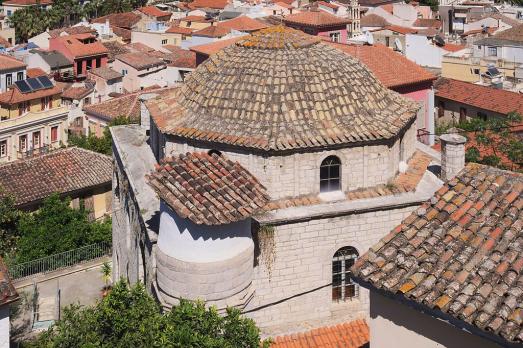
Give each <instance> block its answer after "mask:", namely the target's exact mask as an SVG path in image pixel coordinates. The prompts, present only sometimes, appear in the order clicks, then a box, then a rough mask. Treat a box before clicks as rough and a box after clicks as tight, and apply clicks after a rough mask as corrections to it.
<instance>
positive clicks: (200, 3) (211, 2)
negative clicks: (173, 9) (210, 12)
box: [188, 0, 229, 10]
mask: <svg viewBox="0 0 523 348" xmlns="http://www.w3.org/2000/svg"><path fill="white" fill-rule="evenodd" d="M228 3H229V0H194V1H193V2H190V3H189V4H188V6H189V8H190V9H197V8H210V9H215V10H223V9H224V8H225V6H227V4H228Z"/></svg>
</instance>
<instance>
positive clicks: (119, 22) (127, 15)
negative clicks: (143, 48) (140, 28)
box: [91, 12, 142, 29]
mask: <svg viewBox="0 0 523 348" xmlns="http://www.w3.org/2000/svg"><path fill="white" fill-rule="evenodd" d="M141 19H142V16H140V15H139V14H136V13H133V12H124V13H112V14H109V15H107V16H103V17H98V18H95V19H93V20H91V22H92V23H105V21H106V20H109V24H110V25H114V26H117V27H120V28H125V29H132V27H133V26H134V25H135V24H136V23H138V22H139V21H140V20H141Z"/></svg>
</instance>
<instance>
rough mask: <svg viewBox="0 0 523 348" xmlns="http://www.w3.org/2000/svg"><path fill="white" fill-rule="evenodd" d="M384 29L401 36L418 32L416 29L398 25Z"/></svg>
mask: <svg viewBox="0 0 523 348" xmlns="http://www.w3.org/2000/svg"><path fill="white" fill-rule="evenodd" d="M384 29H387V30H390V31H394V32H396V33H400V34H403V35H405V34H415V33H417V32H418V30H417V29H413V28H407V27H401V26H399V25H388V26H386V27H385V28H384Z"/></svg>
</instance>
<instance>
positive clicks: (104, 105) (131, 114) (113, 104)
mask: <svg viewBox="0 0 523 348" xmlns="http://www.w3.org/2000/svg"><path fill="white" fill-rule="evenodd" d="M170 90H171V88H162V89H158V88H150V89H147V90H143V91H140V92H136V93H130V94H124V95H122V96H120V97H117V98H113V99H109V100H106V101H103V102H101V103H97V104H90V105H86V106H84V108H83V110H84V111H85V113H86V114H88V115H89V114H90V115H93V116H96V117H99V118H102V119H104V120H106V121H111V120H113V119H115V118H117V117H120V116H124V117H127V118H129V120H131V121H133V122H135V121H137V120H139V119H140V100H139V97H140V95H142V94H144V93H157V94H159V95H161V96H163V95H165V94H166V93H168V91H170Z"/></svg>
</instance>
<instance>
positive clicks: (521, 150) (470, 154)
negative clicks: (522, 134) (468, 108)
mask: <svg viewBox="0 0 523 348" xmlns="http://www.w3.org/2000/svg"><path fill="white" fill-rule="evenodd" d="M521 120H522V116H521V115H519V114H518V113H516V112H511V113H509V114H507V117H504V118H491V119H487V120H482V119H480V118H473V119H470V120H467V121H465V122H460V123H459V124H456V125H453V124H444V125H439V127H438V128H437V129H436V132H438V131H440V132H441V133H444V132H446V131H447V130H448V129H449V128H450V127H452V126H455V127H457V128H459V129H463V130H464V131H465V132H467V133H469V134H470V133H472V134H473V135H474V138H475V141H476V143H477V144H478V147H479V148H481V149H482V150H483V149H485V150H488V151H480V149H478V148H477V147H469V148H468V149H467V152H466V153H465V160H466V161H467V162H476V163H481V164H485V165H489V166H494V167H498V168H503V169H507V168H506V163H504V162H503V161H502V158H508V159H510V160H511V161H512V162H513V163H515V164H516V165H517V166H515V167H512V168H508V169H512V170H516V169H518V166H521V165H522V164H523V143H522V142H521V140H519V139H518V138H517V137H516V136H515V135H514V134H513V133H512V132H511V131H510V128H511V126H513V125H514V124H519V123H520V122H521ZM441 133H439V134H441ZM482 152H484V153H482ZM505 162H506V161H505ZM519 169H520V168H519Z"/></svg>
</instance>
